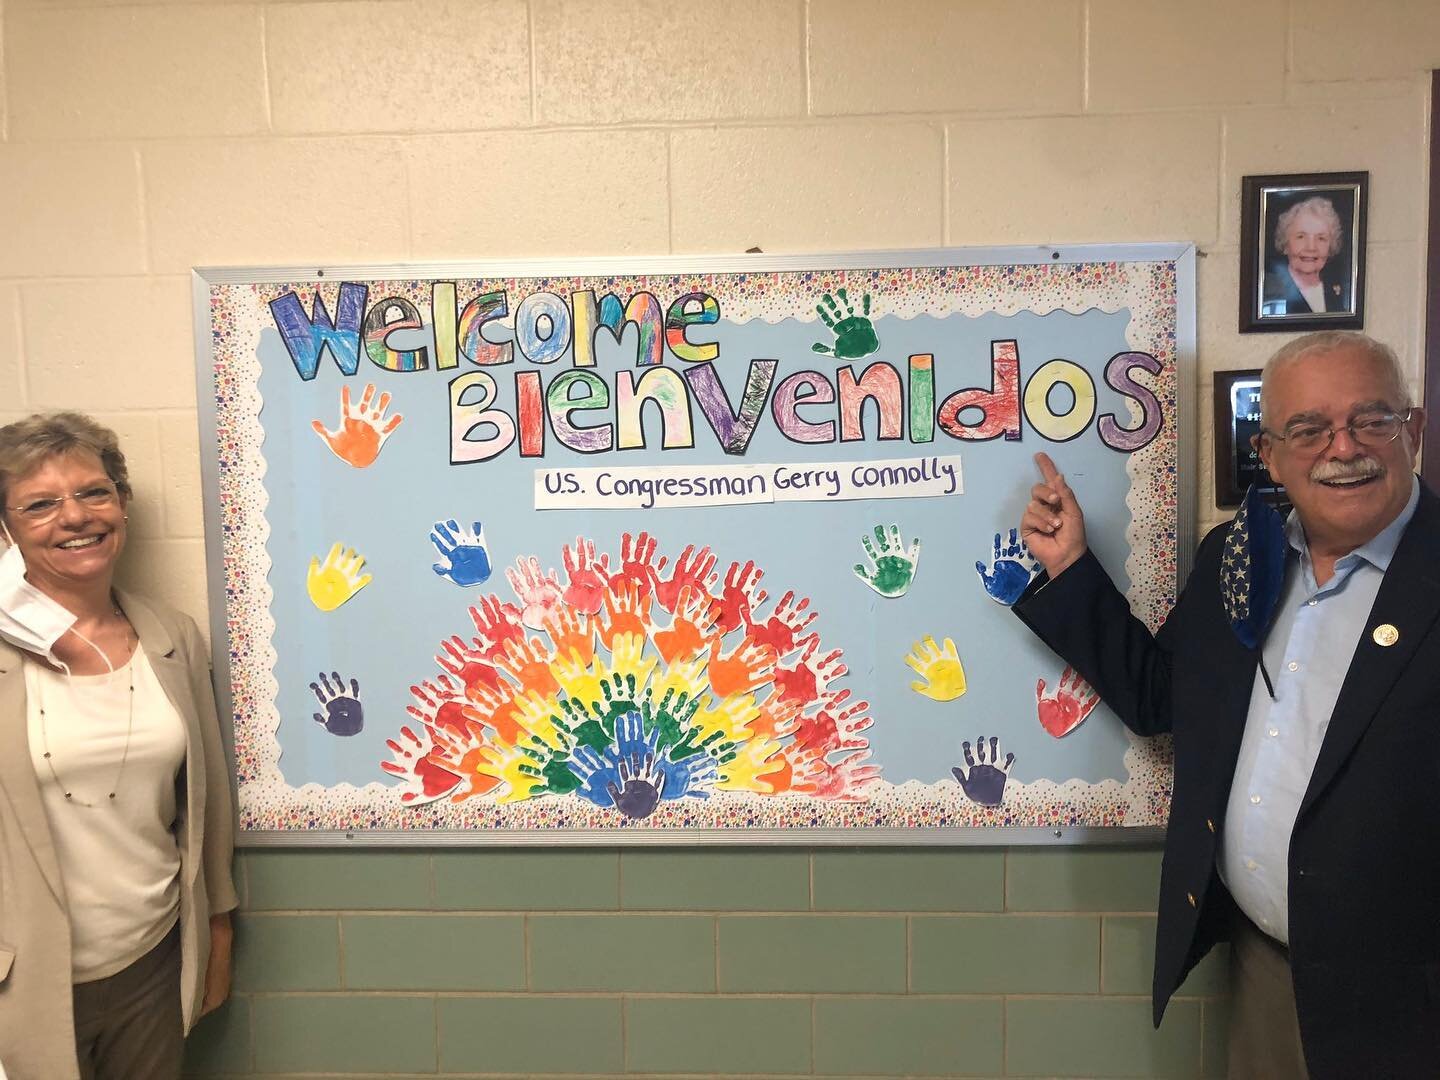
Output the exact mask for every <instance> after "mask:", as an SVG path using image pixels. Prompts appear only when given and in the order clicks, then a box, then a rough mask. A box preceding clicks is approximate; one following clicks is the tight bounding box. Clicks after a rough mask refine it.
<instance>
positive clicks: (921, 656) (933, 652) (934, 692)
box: [905, 634, 965, 701]
mask: <svg viewBox="0 0 1440 1080" xmlns="http://www.w3.org/2000/svg"><path fill="white" fill-rule="evenodd" d="M905 663H907V664H909V665H910V666H911V667H912V668H914V669H915V670H916V672H918V673H919V675H920V677H921V678H922V679H923V680H924V681H923V682H912V683H911V684H910V689H911V690H914V691H915V692H916V693H917V694H924V695H925V696H926V697H928V698H933V699H934V700H936V701H954V700H955V699H956V698H958V697H959V696H960V695H961V694H963V693H965V669H964V668H963V667H962V666H961V665H960V654H959V653H957V652H956V651H955V642H954V641H952V640H951V639H950V638H948V637H947V638H946V639H945V649H944V651H943V652H942V651H941V649H940V646H939V645H936V644H935V639H934V638H933V637H931V636H930V635H929V634H926V635H925V640H924V641H923V642H921V641H917V642H915V644H913V645H911V646H910V655H909V656H907V657H905Z"/></svg>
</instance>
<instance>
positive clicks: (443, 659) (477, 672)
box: [435, 634, 500, 689]
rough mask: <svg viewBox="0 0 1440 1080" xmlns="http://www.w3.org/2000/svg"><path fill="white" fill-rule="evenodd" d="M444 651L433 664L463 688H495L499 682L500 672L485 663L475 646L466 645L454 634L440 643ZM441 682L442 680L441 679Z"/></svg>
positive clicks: (482, 655) (483, 657)
mask: <svg viewBox="0 0 1440 1080" xmlns="http://www.w3.org/2000/svg"><path fill="white" fill-rule="evenodd" d="M440 647H441V648H442V649H444V650H445V655H443V656H442V655H437V656H436V657H435V662H436V663H437V664H439V665H440V666H441V667H442V668H444V669H445V670H446V671H448V672H449V673H450V674H451V675H454V676H455V677H456V678H457V679H459V680H460V682H461V683H462V684H463V685H464V687H465V688H467V689H468V688H469V687H471V686H475V685H476V684H479V685H481V686H496V685H498V684H499V682H500V672H498V671H496V670H495V667H494V666H493V665H492V664H488V663H486V662H485V656H484V654H483V653H482V652H481V651H480V650H479V648H477V647H476V646H475V645H473V644H472V645H466V644H465V642H463V641H461V640H460V635H458V634H456V635H454V636H453V637H451V638H449V639H448V640H446V641H442V642H441V643H440ZM442 681H448V680H444V679H443V677H442Z"/></svg>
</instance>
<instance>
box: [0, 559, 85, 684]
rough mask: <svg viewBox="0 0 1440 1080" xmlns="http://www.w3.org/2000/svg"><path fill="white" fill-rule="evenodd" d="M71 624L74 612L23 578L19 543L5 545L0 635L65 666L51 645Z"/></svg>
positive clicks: (1, 561) (0, 585)
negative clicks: (71, 612)
mask: <svg viewBox="0 0 1440 1080" xmlns="http://www.w3.org/2000/svg"><path fill="white" fill-rule="evenodd" d="M7 539H8V538H7ZM74 625H75V616H74V615H72V614H70V612H69V611H68V610H67V609H66V608H65V607H64V606H63V605H61V604H59V603H57V602H56V601H54V600H52V599H51V598H50V597H48V596H46V595H45V594H44V593H43V592H41V591H40V590H39V589H37V588H36V587H35V586H34V585H31V584H30V582H28V581H26V580H25V557H24V556H23V555H21V554H20V548H19V546H18V545H16V544H13V543H12V544H11V545H10V546H9V547H7V548H6V549H5V551H4V553H3V554H0V638H4V639H5V640H6V641H8V642H10V644H12V645H14V646H16V647H17V648H20V649H24V650H25V651H26V652H32V653H35V654H36V655H37V656H43V657H45V659H47V660H49V661H50V662H51V663H52V664H54V665H56V666H57V667H61V668H65V665H64V664H62V663H61V662H60V661H59V660H58V659H56V657H55V654H54V653H53V652H51V649H52V648H53V647H54V645H55V642H57V641H59V640H60V639H61V638H62V637H64V636H65V634H66V633H67V632H68V631H69V630H70V628H71V627H73V626H74ZM66 670H69V669H68V668H66Z"/></svg>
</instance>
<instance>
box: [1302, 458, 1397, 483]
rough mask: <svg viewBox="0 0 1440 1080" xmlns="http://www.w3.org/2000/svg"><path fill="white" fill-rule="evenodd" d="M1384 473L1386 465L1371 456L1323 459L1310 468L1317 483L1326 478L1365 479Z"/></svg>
mask: <svg viewBox="0 0 1440 1080" xmlns="http://www.w3.org/2000/svg"><path fill="white" fill-rule="evenodd" d="M1384 475H1385V466H1383V465H1381V464H1380V462H1378V461H1376V460H1375V459H1374V458H1371V457H1363V458H1356V459H1355V460H1354V461H1322V462H1320V463H1319V464H1318V465H1316V466H1315V467H1314V468H1313V469H1311V470H1310V479H1311V480H1312V481H1314V482H1315V483H1317V484H1318V483H1320V482H1322V481H1325V480H1365V479H1368V478H1369V477H1372V476H1384Z"/></svg>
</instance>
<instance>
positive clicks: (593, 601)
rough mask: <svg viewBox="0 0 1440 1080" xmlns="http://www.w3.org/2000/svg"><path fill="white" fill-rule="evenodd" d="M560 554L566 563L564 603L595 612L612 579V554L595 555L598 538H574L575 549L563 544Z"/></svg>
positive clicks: (577, 609)
mask: <svg viewBox="0 0 1440 1080" xmlns="http://www.w3.org/2000/svg"><path fill="white" fill-rule="evenodd" d="M560 558H561V560H562V561H563V562H564V564H565V577H566V580H567V582H568V584H567V585H566V586H565V593H564V597H565V603H567V604H569V605H570V607H572V608H574V609H575V610H576V611H579V612H582V613H584V614H586V615H594V614H595V613H596V612H597V611H599V610H600V597H601V595H602V594H603V593H604V592H605V586H606V584H607V583H608V582H609V580H610V556H609V555H608V554H607V555H601V556H600V558H598V559H597V558H595V541H594V540H587V539H585V538H584V537H581V536H577V537H576V538H575V549H574V550H573V551H572V550H571V549H570V548H568V547H566V548H562V549H561V550H560Z"/></svg>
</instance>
